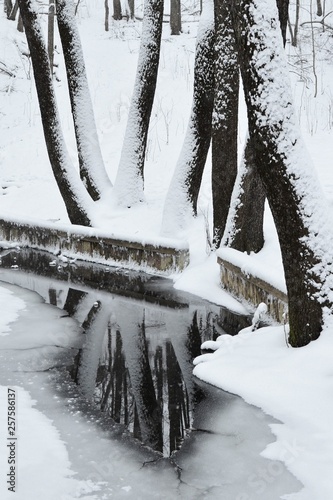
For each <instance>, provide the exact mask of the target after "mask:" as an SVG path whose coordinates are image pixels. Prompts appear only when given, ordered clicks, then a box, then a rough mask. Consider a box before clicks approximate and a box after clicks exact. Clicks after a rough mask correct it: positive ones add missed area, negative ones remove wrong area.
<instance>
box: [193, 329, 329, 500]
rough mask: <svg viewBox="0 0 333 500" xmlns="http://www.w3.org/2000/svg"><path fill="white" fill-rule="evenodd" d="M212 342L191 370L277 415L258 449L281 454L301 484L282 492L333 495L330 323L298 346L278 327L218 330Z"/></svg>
mask: <svg viewBox="0 0 333 500" xmlns="http://www.w3.org/2000/svg"><path fill="white" fill-rule="evenodd" d="M216 344H217V345H216V346H215V347H216V348H217V350H216V351H215V352H214V353H213V354H205V355H202V356H199V357H198V358H196V359H195V365H196V366H195V369H194V374H195V375H196V376H197V377H199V378H200V379H202V380H204V381H206V382H208V383H210V384H213V385H215V386H217V387H220V388H222V389H224V390H226V391H229V392H231V393H234V394H239V395H240V396H241V397H242V398H243V399H244V400H245V401H246V402H248V403H250V404H253V405H255V406H258V407H259V408H261V409H262V410H263V411H264V412H265V413H267V414H269V415H272V416H273V417H275V418H276V419H278V420H280V422H281V423H279V424H273V425H271V429H272V432H273V434H274V435H275V436H276V441H275V442H274V443H272V444H270V445H269V446H268V447H267V448H266V449H265V450H264V451H263V453H262V455H263V456H265V457H268V458H271V459H274V460H282V461H283V462H284V463H285V464H286V465H287V467H288V469H289V470H290V471H291V473H292V474H294V475H295V477H297V479H299V480H300V481H301V483H302V484H303V485H304V489H303V490H302V491H301V492H299V493H295V494H293V495H290V496H289V495H288V496H287V497H286V498H288V499H292V500H313V499H314V498H320V499H323V500H324V499H325V500H329V499H330V498H332V496H333V485H332V481H331V472H330V471H331V470H332V467H333V436H332V426H331V422H332V418H333V403H332V399H331V397H330V394H331V393H332V389H333V377H332V355H333V332H332V329H326V330H325V331H324V332H323V333H322V335H321V336H320V338H319V339H318V341H316V342H312V343H310V344H309V345H308V346H306V347H304V348H302V349H293V348H291V347H289V348H288V347H287V345H286V341H285V332H284V328H283V327H267V328H261V329H259V330H256V331H254V332H251V333H249V332H243V333H242V332H241V333H239V334H238V335H237V336H235V337H231V336H229V335H223V336H222V337H220V338H219V340H218V341H217V342H216ZM207 347H208V346H207ZM210 347H211V346H210Z"/></svg>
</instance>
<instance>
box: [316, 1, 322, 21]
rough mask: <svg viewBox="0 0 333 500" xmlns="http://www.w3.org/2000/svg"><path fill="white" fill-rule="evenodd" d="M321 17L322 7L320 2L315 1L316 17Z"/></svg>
mask: <svg viewBox="0 0 333 500" xmlns="http://www.w3.org/2000/svg"><path fill="white" fill-rule="evenodd" d="M322 15H323V6H322V4H321V0H317V16H318V17H320V16H322Z"/></svg>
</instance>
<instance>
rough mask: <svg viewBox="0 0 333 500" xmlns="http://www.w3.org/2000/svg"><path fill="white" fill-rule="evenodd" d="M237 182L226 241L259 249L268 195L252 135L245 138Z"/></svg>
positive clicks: (241, 247) (243, 248) (246, 249)
mask: <svg viewBox="0 0 333 500" xmlns="http://www.w3.org/2000/svg"><path fill="white" fill-rule="evenodd" d="M235 185H236V187H235V191H234V193H233V201H232V203H231V209H230V218H229V223H228V227H227V230H226V233H225V235H224V238H223V243H224V244H225V245H227V246H229V247H231V248H234V249H235V250H239V251H240V252H247V253H251V252H255V253H257V252H259V251H260V250H261V249H262V247H263V246H264V232H263V223H264V208H265V199H266V196H265V191H264V188H263V185H262V182H261V179H260V176H259V172H258V169H257V167H256V158H255V155H254V151H253V147H252V144H251V140H250V139H249V138H247V141H246V146H245V151H244V157H243V161H242V164H241V166H240V169H239V172H238V177H237V180H236V183H235Z"/></svg>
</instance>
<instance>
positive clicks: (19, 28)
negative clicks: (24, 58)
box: [17, 14, 24, 33]
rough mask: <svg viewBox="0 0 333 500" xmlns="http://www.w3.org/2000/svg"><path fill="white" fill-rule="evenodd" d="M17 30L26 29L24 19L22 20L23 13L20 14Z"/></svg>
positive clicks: (21, 31)
mask: <svg viewBox="0 0 333 500" xmlns="http://www.w3.org/2000/svg"><path fill="white" fill-rule="evenodd" d="M17 31H20V33H23V31H24V26H23V20H22V16H21V14H19V18H18V20H17Z"/></svg>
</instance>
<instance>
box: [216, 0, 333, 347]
mask: <svg viewBox="0 0 333 500" xmlns="http://www.w3.org/2000/svg"><path fill="white" fill-rule="evenodd" d="M225 1H226V2H227V5H228V7H229V8H230V12H231V17H232V22H233V26H234V30H235V36H236V46H237V51H238V54H239V63H240V68H241V74H242V79H243V85H244V92H245V99H246V104H247V110H248V121H249V133H250V137H251V141H252V145H253V153H254V156H255V161H256V165H257V168H258V170H259V174H260V177H261V180H262V182H263V184H264V187H265V191H266V195H267V198H268V202H269V204H270V208H271V211H272V214H273V217H274V222H275V225H276V229H277V233H278V237H279V242H280V247H281V253H282V259H283V266H284V272H285V278H286V285H287V291H288V301H289V325H290V334H289V341H290V343H291V345H292V346H295V347H296V346H297V347H298V346H303V345H306V344H307V343H309V342H310V341H311V340H315V339H316V338H318V336H319V335H320V332H321V330H322V328H323V326H324V325H325V324H326V322H327V321H328V320H329V318H330V317H331V310H332V287H333V283H332V281H333V279H332V276H333V274H332V271H333V265H332V262H333V255H332V253H333V251H332V249H333V236H332V230H331V227H330V224H329V221H328V219H327V212H328V210H327V207H326V204H325V202H324V196H323V194H322V192H321V188H320V185H319V182H318V180H317V178H316V176H315V174H314V172H313V168H312V166H311V163H310V161H309V158H308V156H307V154H306V151H305V147H304V144H303V141H302V139H301V137H300V134H299V131H298V127H297V124H296V120H295V116H294V110H293V106H292V93H291V88H290V82H289V74H288V67H287V61H286V57H285V54H284V50H283V43H282V40H281V31H280V27H279V24H278V21H277V18H278V12H277V8H276V4H275V1H273V0H225Z"/></svg>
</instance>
